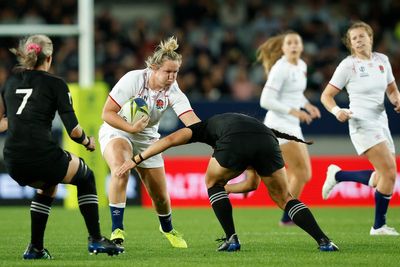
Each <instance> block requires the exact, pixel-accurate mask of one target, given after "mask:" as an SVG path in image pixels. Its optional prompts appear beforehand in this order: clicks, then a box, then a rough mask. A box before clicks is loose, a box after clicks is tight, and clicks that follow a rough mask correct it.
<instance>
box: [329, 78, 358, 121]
mask: <svg viewBox="0 0 400 267" xmlns="http://www.w3.org/2000/svg"><path fill="white" fill-rule="evenodd" d="M339 92H340V90H339V89H338V88H336V87H335V86H333V85H331V84H328V85H327V86H326V87H325V89H324V91H323V92H322V94H321V103H322V104H323V105H324V107H325V108H326V109H327V110H328V111H329V112H331V113H332V114H333V115H334V116H335V117H336V119H337V120H338V121H340V122H345V121H348V120H349V119H350V118H351V114H352V112H351V111H350V110H348V109H344V108H340V107H339V106H338V105H337V104H336V101H335V96H336V95H337V94H338V93H339Z"/></svg>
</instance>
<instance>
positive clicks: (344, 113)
mask: <svg viewBox="0 0 400 267" xmlns="http://www.w3.org/2000/svg"><path fill="white" fill-rule="evenodd" d="M352 115H353V112H352V111H351V110H350V109H347V108H341V109H340V110H338V111H337V112H336V114H335V116H336V119H337V120H338V121H340V122H346V121H348V120H350V119H351V117H352Z"/></svg>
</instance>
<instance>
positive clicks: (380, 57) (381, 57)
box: [372, 52, 389, 62]
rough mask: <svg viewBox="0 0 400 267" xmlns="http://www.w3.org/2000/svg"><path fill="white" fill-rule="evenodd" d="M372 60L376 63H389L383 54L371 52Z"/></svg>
mask: <svg viewBox="0 0 400 267" xmlns="http://www.w3.org/2000/svg"><path fill="white" fill-rule="evenodd" d="M372 58H373V59H375V60H378V61H383V62H389V57H388V56H387V55H385V54H383V53H379V52H373V53H372Z"/></svg>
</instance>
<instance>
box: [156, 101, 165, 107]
mask: <svg viewBox="0 0 400 267" xmlns="http://www.w3.org/2000/svg"><path fill="white" fill-rule="evenodd" d="M156 108H157V109H163V108H164V101H163V100H162V99H157V101H156Z"/></svg>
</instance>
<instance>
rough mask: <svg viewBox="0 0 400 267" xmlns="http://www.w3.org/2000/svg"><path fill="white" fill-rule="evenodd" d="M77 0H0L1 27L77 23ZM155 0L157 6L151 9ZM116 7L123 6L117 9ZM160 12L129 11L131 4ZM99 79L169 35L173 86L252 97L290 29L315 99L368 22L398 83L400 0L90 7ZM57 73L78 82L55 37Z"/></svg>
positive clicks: (70, 54)
mask: <svg viewBox="0 0 400 267" xmlns="http://www.w3.org/2000/svg"><path fill="white" fill-rule="evenodd" d="M77 3H78V2H77V0H60V1H52V0H2V1H0V23H2V24H44V23H49V24H73V23H76V22H77V6H78V4H77ZM155 3H156V4H155ZM119 4H121V5H119ZM146 4H147V5H148V8H149V9H152V11H154V9H158V10H159V12H158V13H157V12H154V15H150V14H152V13H153V12H149V14H147V13H138V12H136V13H134V14H135V15H130V12H125V14H127V15H125V16H123V15H122V13H123V12H121V11H126V9H127V8H131V9H132V11H135V10H136V8H137V7H141V8H143V6H145V5H146ZM95 7H96V10H95V25H94V27H95V50H96V51H95V56H96V57H95V67H96V79H101V80H103V81H105V82H106V83H108V84H109V87H110V88H112V86H114V84H115V82H116V81H117V80H119V78H120V77H121V75H122V74H123V73H126V72H127V71H129V70H131V69H137V68H142V67H144V66H143V63H142V62H144V60H145V59H146V58H147V56H148V55H150V54H151V53H152V52H153V51H154V49H155V48H156V45H157V44H158V42H159V41H160V40H161V39H163V38H165V36H170V35H175V36H176V37H177V38H178V40H179V43H180V47H179V51H180V53H181V54H182V55H183V59H184V61H183V64H182V66H181V69H180V75H179V80H180V81H179V83H180V85H181V89H182V90H184V91H185V93H186V94H187V95H188V97H189V98H192V99H199V100H200V99H201V100H207V101H218V100H221V99H235V100H238V101H246V100H248V99H255V98H256V96H257V94H259V92H260V88H261V87H262V85H263V81H264V79H265V77H264V74H263V71H262V68H261V66H260V65H259V64H255V49H256V47H258V45H259V44H260V43H262V42H264V41H265V40H266V39H267V38H269V37H270V36H271V35H274V34H276V33H280V32H284V31H287V30H289V29H293V30H295V31H297V32H299V33H300V34H301V35H302V36H303V41H304V53H303V55H304V59H305V61H306V62H307V64H308V67H309V68H308V89H307V91H306V94H307V95H308V96H309V97H311V99H319V95H320V93H321V90H322V88H324V87H325V85H326V84H327V82H328V80H329V79H330V77H331V76H332V73H333V71H334V69H335V66H337V64H338V63H339V62H340V61H341V60H342V59H343V58H344V57H345V56H346V55H347V52H346V49H345V47H344V46H343V44H342V42H341V38H342V36H343V34H344V30H345V29H347V27H348V25H349V24H350V22H351V21H352V20H364V21H365V22H367V23H369V24H370V25H371V26H372V27H373V29H374V31H375V33H376V36H375V40H374V46H375V50H376V51H378V52H382V53H384V54H387V55H388V56H389V57H390V58H391V63H392V67H393V73H394V75H395V77H396V79H397V80H400V53H399V52H398V47H397V42H398V41H399V40H400V23H399V19H398V14H399V10H400V4H399V1H366V2H363V3H362V4H360V3H358V2H356V1H350V2H349V1H345V0H339V1H328V0H302V1H300V0H293V1H290V2H288V1H266V0H247V1H245V0H217V1H215V0H199V1H190V0H168V1H163V0H155V1H151V3H150V1H149V3H147V2H146V1H127V0H124V1H121V0H115V1H112V2H110V1H107V0H96V1H95ZM1 38H2V39H1V42H0V62H1V66H0V86H1V85H2V82H3V80H2V79H3V76H4V75H7V72H5V71H4V70H3V67H5V68H6V69H10V68H11V67H12V66H13V65H15V63H16V62H15V61H14V59H13V57H10V53H9V51H8V48H9V47H12V46H15V43H13V42H15V40H14V39H13V38H10V37H1ZM53 40H54V45H55V46H56V47H57V49H56V51H57V53H56V54H55V55H54V59H53V60H54V63H53V66H54V72H55V73H56V74H58V75H61V76H63V77H65V78H66V79H67V81H68V82H76V81H77V80H78V50H77V49H78V48H77V43H78V42H77V38H75V37H55V38H54V39H53Z"/></svg>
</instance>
